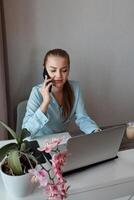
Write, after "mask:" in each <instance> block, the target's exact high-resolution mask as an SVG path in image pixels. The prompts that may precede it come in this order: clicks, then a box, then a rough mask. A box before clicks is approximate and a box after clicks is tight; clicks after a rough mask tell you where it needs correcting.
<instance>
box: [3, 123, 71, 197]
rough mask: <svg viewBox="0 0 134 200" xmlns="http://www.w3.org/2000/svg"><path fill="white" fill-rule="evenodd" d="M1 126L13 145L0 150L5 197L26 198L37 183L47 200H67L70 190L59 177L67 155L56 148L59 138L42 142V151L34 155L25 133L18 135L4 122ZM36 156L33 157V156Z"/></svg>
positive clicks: (38, 149) (30, 142) (39, 150)
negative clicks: (11, 138)
mask: <svg viewBox="0 0 134 200" xmlns="http://www.w3.org/2000/svg"><path fill="white" fill-rule="evenodd" d="M0 124H1V125H3V126H4V127H5V128H6V129H7V130H8V131H9V133H10V134H11V135H12V136H13V138H14V139H15V142H11V143H9V144H6V145H5V146H3V147H2V148H1V149H0V161H2V162H1V165H0V172H1V176H2V179H3V182H4V184H5V188H6V189H7V191H8V193H10V194H12V195H13V196H16V197H23V196H26V195H27V194H28V193H30V192H31V191H32V189H33V187H34V186H35V183H36V184H38V185H39V187H40V188H43V191H44V192H45V193H46V195H47V196H48V199H49V200H50V199H51V200H63V199H65V198H67V196H68V189H69V186H68V185H67V182H66V180H65V178H64V177H63V176H62V167H63V166H64V164H65V161H66V158H67V155H68V153H67V151H66V150H64V151H62V152H61V151H60V149H59V146H58V145H59V144H60V143H61V141H62V138H59V139H56V138H52V139H51V140H48V141H44V142H45V144H44V146H43V147H39V146H38V147H37V146H36V148H34V151H31V145H33V142H34V141H27V140H26V139H25V138H26V135H27V130H26V129H23V130H22V132H21V134H17V133H16V132H14V131H13V130H12V129H11V128H10V127H8V126H7V125H6V124H4V123H3V122H1V121H0ZM35 142H36V141H35ZM35 153H36V156H33V155H35ZM43 158H44V162H43V164H42V161H43ZM44 163H45V164H44ZM36 166H37V167H36ZM32 183H34V184H32Z"/></svg>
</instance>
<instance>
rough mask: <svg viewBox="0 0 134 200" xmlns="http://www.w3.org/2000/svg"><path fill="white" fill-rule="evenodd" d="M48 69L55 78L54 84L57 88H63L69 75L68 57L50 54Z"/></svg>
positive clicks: (47, 63)
mask: <svg viewBox="0 0 134 200" xmlns="http://www.w3.org/2000/svg"><path fill="white" fill-rule="evenodd" d="M46 69H47V71H48V74H49V76H50V77H51V78H53V86H55V87H56V88H62V87H63V85H64V84H65V82H66V81H67V79H68V75H69V66H68V62H67V59H65V58H63V57H60V56H53V55H50V56H48V58H47V62H46Z"/></svg>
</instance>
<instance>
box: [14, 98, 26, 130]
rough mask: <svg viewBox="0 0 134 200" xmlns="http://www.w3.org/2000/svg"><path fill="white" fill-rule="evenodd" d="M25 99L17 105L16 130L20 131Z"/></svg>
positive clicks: (24, 110)
mask: <svg viewBox="0 0 134 200" xmlns="http://www.w3.org/2000/svg"><path fill="white" fill-rule="evenodd" d="M26 106H27V100H25V101H22V102H20V103H19V104H18V106H17V122H16V132H17V133H20V132H21V127H22V121H23V118H24V115H25V112H26Z"/></svg>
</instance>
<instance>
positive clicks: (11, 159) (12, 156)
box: [8, 151, 23, 175]
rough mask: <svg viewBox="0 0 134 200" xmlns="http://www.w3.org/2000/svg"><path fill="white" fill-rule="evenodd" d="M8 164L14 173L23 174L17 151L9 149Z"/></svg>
mask: <svg viewBox="0 0 134 200" xmlns="http://www.w3.org/2000/svg"><path fill="white" fill-rule="evenodd" d="M8 164H9V167H10V168H11V169H12V171H13V173H14V175H21V174H23V170H22V166H21V162H20V155H19V152H18V151H11V152H10V153H9V156H8Z"/></svg>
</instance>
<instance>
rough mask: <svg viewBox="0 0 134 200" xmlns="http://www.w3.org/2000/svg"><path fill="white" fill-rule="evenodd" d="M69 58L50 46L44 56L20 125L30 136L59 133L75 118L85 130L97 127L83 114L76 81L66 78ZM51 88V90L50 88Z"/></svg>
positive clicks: (92, 130) (87, 131)
mask: <svg viewBox="0 0 134 200" xmlns="http://www.w3.org/2000/svg"><path fill="white" fill-rule="evenodd" d="M69 70H70V59H69V55H68V53H67V52H66V51H64V50H62V49H53V50H50V51H49V52H48V53H47V54H46V56H45V58H44V74H45V71H47V72H48V75H49V78H48V76H47V75H46V76H45V80H44V82H43V83H42V84H40V85H37V86H35V87H33V89H32V92H31V94H30V97H29V100H28V103H27V109H26V114H25V117H24V120H23V124H22V128H26V129H27V130H28V131H29V132H30V133H31V135H32V136H35V135H36V136H38V135H45V134H54V133H61V132H65V131H67V130H68V126H69V124H70V122H71V121H72V120H73V119H75V122H76V124H77V125H78V126H79V128H80V130H81V131H83V132H84V133H86V134H90V133H92V132H94V131H97V130H98V129H99V128H98V126H97V124H96V123H95V122H94V121H93V120H91V118H90V117H89V116H88V115H87V113H86V111H85V108H84V102H83V99H82V96H81V91H80V87H79V84H78V82H76V81H71V80H68V76H69ZM50 90H51V92H50Z"/></svg>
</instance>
